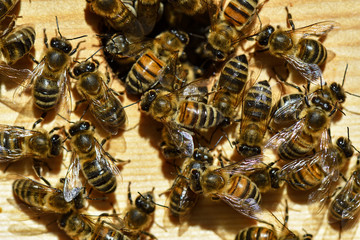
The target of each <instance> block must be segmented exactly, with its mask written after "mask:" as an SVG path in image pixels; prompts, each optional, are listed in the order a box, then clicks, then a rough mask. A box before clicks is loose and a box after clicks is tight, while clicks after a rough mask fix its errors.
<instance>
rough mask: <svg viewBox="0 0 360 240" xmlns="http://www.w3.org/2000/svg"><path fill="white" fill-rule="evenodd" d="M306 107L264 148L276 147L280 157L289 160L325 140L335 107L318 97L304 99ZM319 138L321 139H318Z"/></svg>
mask: <svg viewBox="0 0 360 240" xmlns="http://www.w3.org/2000/svg"><path fill="white" fill-rule="evenodd" d="M305 101H306V103H307V106H308V107H307V108H305V109H304V110H302V111H301V113H300V120H299V121H297V122H296V123H295V124H293V125H291V126H290V127H288V128H285V129H283V130H282V131H280V132H278V133H277V134H275V135H274V136H273V137H272V138H271V139H270V140H269V141H268V142H267V143H266V144H265V148H270V147H271V148H274V147H275V148H276V149H277V153H278V156H279V157H280V159H282V160H285V161H289V160H295V159H299V158H303V157H305V156H306V155H309V153H310V152H311V151H312V150H313V149H314V148H316V147H317V146H318V144H319V143H321V142H322V143H324V142H327V140H326V139H327V131H326V130H327V129H328V127H329V124H330V119H331V116H332V115H333V114H334V113H335V111H336V110H337V108H333V107H332V104H331V103H330V102H329V101H327V100H325V99H321V98H319V97H314V98H312V99H311V105H310V104H309V102H308V100H307V99H305ZM320 140H321V141H320Z"/></svg>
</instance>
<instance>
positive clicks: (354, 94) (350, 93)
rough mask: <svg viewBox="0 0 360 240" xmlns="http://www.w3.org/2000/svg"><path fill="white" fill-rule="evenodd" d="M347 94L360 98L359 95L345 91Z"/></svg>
mask: <svg viewBox="0 0 360 240" xmlns="http://www.w3.org/2000/svg"><path fill="white" fill-rule="evenodd" d="M345 92H346V93H347V94H349V95H351V96H354V97H359V98H360V95H357V94H355V93H351V92H348V91H345Z"/></svg>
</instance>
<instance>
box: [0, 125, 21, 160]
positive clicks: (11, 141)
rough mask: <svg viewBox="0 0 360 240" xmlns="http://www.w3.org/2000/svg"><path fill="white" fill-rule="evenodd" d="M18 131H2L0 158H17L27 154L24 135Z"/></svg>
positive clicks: (0, 133)
mask: <svg viewBox="0 0 360 240" xmlns="http://www.w3.org/2000/svg"><path fill="white" fill-rule="evenodd" d="M19 135H20V134H19V132H18V131H2V132H0V160H1V159H4V160H17V159H20V158H21V157H23V155H24V154H25V149H23V148H24V147H25V146H24V141H25V139H24V137H21V136H19Z"/></svg>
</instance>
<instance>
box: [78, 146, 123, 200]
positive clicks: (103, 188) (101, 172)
mask: <svg viewBox="0 0 360 240" xmlns="http://www.w3.org/2000/svg"><path fill="white" fill-rule="evenodd" d="M78 154H79V158H80V164H81V169H82V172H83V174H84V176H85V178H86V179H87V181H88V183H89V184H90V185H91V186H92V187H93V188H95V189H96V190H98V191H99V192H102V193H112V192H114V191H115V189H116V185H117V183H116V176H115V175H114V174H113V173H112V172H111V169H109V167H108V166H107V165H106V164H104V161H107V159H105V160H104V161H99V160H98V159H97V157H103V156H97V154H99V153H97V152H96V150H95V147H92V149H91V150H90V151H89V152H87V153H78Z"/></svg>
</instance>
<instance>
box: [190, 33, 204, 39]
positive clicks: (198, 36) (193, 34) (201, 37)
mask: <svg viewBox="0 0 360 240" xmlns="http://www.w3.org/2000/svg"><path fill="white" fill-rule="evenodd" d="M188 34H189V35H190V36H193V37H197V38H200V39H205V37H204V36H202V35H200V34H196V33H188Z"/></svg>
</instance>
